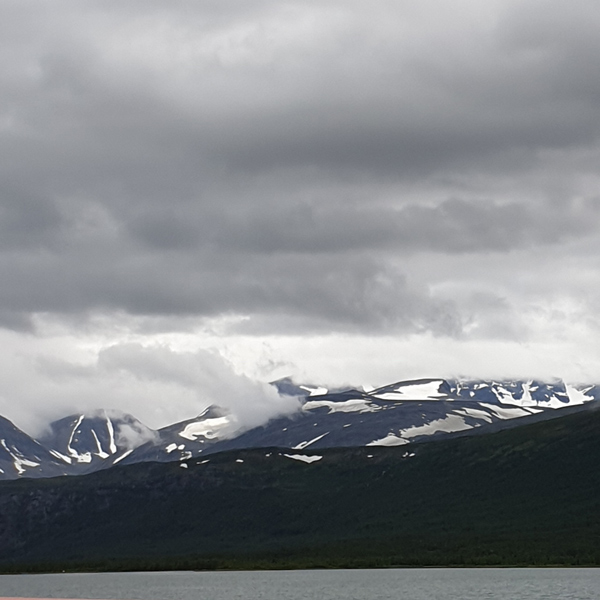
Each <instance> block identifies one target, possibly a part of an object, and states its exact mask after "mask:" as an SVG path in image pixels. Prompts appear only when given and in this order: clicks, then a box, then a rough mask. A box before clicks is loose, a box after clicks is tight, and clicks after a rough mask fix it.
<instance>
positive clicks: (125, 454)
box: [113, 448, 133, 465]
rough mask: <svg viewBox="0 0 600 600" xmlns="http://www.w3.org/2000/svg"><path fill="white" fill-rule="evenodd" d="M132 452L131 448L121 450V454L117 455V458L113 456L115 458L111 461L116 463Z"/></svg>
mask: <svg viewBox="0 0 600 600" xmlns="http://www.w3.org/2000/svg"><path fill="white" fill-rule="evenodd" d="M132 452H133V448H132V449H131V450H127V451H126V452H123V454H121V456H119V458H115V460H114V461H113V465H116V464H117V463H118V462H121V461H122V460H123V459H124V458H125V457H126V456H129V455H130V454H131V453H132Z"/></svg>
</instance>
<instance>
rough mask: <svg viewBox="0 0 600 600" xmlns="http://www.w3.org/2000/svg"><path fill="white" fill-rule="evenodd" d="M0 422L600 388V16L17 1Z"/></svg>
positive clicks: (315, 5)
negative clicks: (293, 385) (289, 380)
mask: <svg viewBox="0 0 600 600" xmlns="http://www.w3.org/2000/svg"><path fill="white" fill-rule="evenodd" d="M0 49H1V51H0V61H1V62H0V132H1V135H0V153H1V160H0V278H1V279H0V282H1V284H0V326H1V329H0V414H2V415H5V416H6V417H8V418H11V419H12V420H14V421H15V423H16V424H17V425H19V426H21V427H22V428H24V429H26V430H27V429H28V428H29V430H31V429H35V428H36V427H39V426H40V424H41V423H42V422H43V421H44V420H45V419H48V418H57V417H60V416H64V415H66V414H69V413H70V412H73V411H74V410H83V409H86V410H87V409H92V408H96V407H107V408H121V409H123V410H126V411H129V412H132V413H134V414H135V415H136V416H138V417H139V418H141V419H142V420H143V421H145V422H146V423H147V424H148V425H149V426H152V427H157V426H161V425H166V424H167V423H170V422H173V421H176V420H179V419H183V418H188V417H191V416H194V415H195V414H197V413H198V412H200V410H201V409H202V408H203V407H204V406H206V405H207V404H209V403H212V402H217V403H220V404H223V405H225V406H229V407H231V408H232V409H233V410H235V411H238V412H240V414H242V413H243V415H244V418H245V419H247V420H248V422H251V423H255V422H259V421H260V420H261V419H263V418H266V416H267V415H270V414H273V412H276V411H278V410H287V409H288V408H289V405H288V404H285V403H284V404H285V406H283V405H281V406H280V405H279V404H278V402H279V400H278V399H277V398H276V397H274V396H273V394H272V393H271V392H270V391H269V389H268V387H265V385H264V382H267V381H270V380H273V379H276V378H278V377H283V376H286V375H291V376H293V377H294V378H296V379H297V380H299V381H310V382H314V383H324V384H346V383H350V384H355V385H360V384H370V385H381V384H384V383H390V382H392V381H395V380H400V379H408V378H414V377H426V376H442V377H450V376H468V377H482V378H487V377H494V378H499V377H506V378H509V377H525V378H527V377H541V378H552V377H559V378H565V379H567V380H569V381H571V382H588V381H596V382H600V363H599V359H600V344H599V343H598V339H600V320H599V310H600V269H599V268H600V264H599V263H600V260H599V259H600V250H599V248H600V185H599V184H600V60H599V58H598V57H599V56H600V4H598V2H597V1H592V0H589V1H586V0H571V1H570V2H564V1H563V0H560V1H559V0H556V1H552V0H518V1H513V0H502V1H497V0H487V1H486V2H482V1H481V0H456V1H455V2H446V1H442V0H418V1H417V0H389V1H384V0H375V1H374V2H369V3H367V2H364V1H359V0H339V1H336V0H319V2H315V1H314V0H311V1H308V0H307V1H285V0H276V1H275V0H272V1H271V0H254V1H252V2H248V1H247V0H204V1H202V2H197V1H185V0H160V1H159V0H139V1H138V0H127V2H123V1H122V0H104V1H93V0H88V1H86V2H81V1H80V0H73V1H62V0H54V1H53V2H44V1H41V0H39V1H28V0H3V1H2V2H1V4H0Z"/></svg>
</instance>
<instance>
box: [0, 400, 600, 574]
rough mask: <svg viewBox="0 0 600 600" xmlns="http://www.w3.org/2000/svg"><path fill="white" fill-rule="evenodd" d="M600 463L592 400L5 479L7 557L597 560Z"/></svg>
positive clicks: (176, 562)
mask: <svg viewBox="0 0 600 600" xmlns="http://www.w3.org/2000/svg"><path fill="white" fill-rule="evenodd" d="M309 460H312V461H313V462H307V461H309ZM599 461H600V412H599V411H588V412H585V413H578V414H573V415H569V416H566V417H561V418H557V419H553V420H550V421H546V422H542V423H537V424H533V425H528V426H524V427H518V428H515V429H512V430H507V431H502V432H499V433H495V434H492V435H484V436H483V435H482V436H475V437H467V438H459V439H454V440H448V441H440V442H438V443H435V444H410V445H406V446H403V447H399V448H389V447H376V448H352V449H335V450H324V451H321V452H319V453H315V452H308V451H296V452H290V451H288V450H277V449H266V450H265V449H255V450H243V451H238V452H230V453H223V454H216V455H213V456H211V457H208V458H205V459H202V460H197V459H194V460H188V461H186V462H185V463H182V464H177V463H169V464H157V463H147V464H138V465H132V466H128V467H120V466H118V467H116V468H114V469H110V470H108V471H104V472H101V473H95V474H92V475H86V476H82V477H77V478H59V479H52V480H44V481H40V480H36V481H27V480H21V481H16V482H4V483H2V484H0V529H1V531H0V540H1V541H0V560H1V561H2V564H4V565H5V568H8V567H9V566H10V564H14V561H17V562H19V563H20V564H21V565H26V564H29V565H32V564H33V563H36V562H37V563H39V562H44V561H45V563H46V564H45V567H44V568H52V565H51V564H49V563H50V562H51V561H50V557H52V559H53V560H54V561H56V562H54V568H61V567H62V568H64V566H65V565H67V564H71V565H75V564H86V565H88V567H89V566H94V565H95V567H96V568H107V569H110V568H202V567H206V566H212V567H215V566H222V567H227V566H230V567H233V568H236V567H237V568H239V567H242V566H248V565H254V566H258V565H263V566H266V565H271V566H316V565H322V566H325V565H330V566H377V565H380V566H383V565H390V564H596V565H600V546H599V545H598V540H599V539H600V471H599V470H598V468H597V465H598V463H599ZM24 498H27V499H28V500H27V502H26V503H24V501H23V500H24ZM23 506H26V508H25V511H24V512H23ZM17 511H21V512H20V513H19V514H20V515H21V518H18V519H17V518H15V514H16V512H17Z"/></svg>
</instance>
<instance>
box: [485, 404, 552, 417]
mask: <svg viewBox="0 0 600 600" xmlns="http://www.w3.org/2000/svg"><path fill="white" fill-rule="evenodd" d="M479 406H482V407H483V408H487V409H488V410H489V411H490V412H492V413H494V414H495V415H496V416H497V417H498V418H499V419H518V418H519V417H525V416H527V415H531V414H535V413H537V412H542V411H541V410H536V409H533V408H531V409H529V410H528V409H526V408H504V407H501V406H495V405H494V404H487V403H485V402H480V403H479Z"/></svg>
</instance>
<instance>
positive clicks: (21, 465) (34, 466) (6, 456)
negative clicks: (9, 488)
mask: <svg viewBox="0 0 600 600" xmlns="http://www.w3.org/2000/svg"><path fill="white" fill-rule="evenodd" d="M64 473H65V471H64V469H63V468H62V465H61V464H60V463H59V462H58V461H57V460H56V459H55V458H54V457H53V456H52V455H51V454H50V452H49V451H48V450H47V449H46V448H45V447H44V446H42V445H41V444H40V443H39V442H37V441H36V440H34V439H32V438H31V437H29V436H28V435H27V434H26V433H25V432H23V431H21V430H20V429H19V428H18V427H16V426H15V425H14V424H13V423H11V421H9V420H8V419H5V418H4V417H0V479H16V478H17V477H52V476H54V475H63V474H64Z"/></svg>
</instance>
